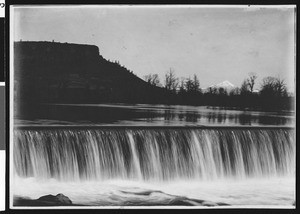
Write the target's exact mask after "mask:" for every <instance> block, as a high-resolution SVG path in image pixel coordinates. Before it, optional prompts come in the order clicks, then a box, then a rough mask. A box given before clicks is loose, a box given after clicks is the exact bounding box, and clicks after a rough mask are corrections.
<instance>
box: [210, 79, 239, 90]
mask: <svg viewBox="0 0 300 214" xmlns="http://www.w3.org/2000/svg"><path fill="white" fill-rule="evenodd" d="M209 88H224V89H232V88H235V86H234V85H233V84H232V83H231V82H229V81H228V80H225V81H224V82H221V83H218V84H216V85H211V86H209Z"/></svg>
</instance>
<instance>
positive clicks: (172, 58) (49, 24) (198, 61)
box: [12, 6, 295, 90]
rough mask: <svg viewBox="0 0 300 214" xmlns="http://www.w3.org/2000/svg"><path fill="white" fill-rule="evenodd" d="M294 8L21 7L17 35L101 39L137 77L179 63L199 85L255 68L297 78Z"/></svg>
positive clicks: (237, 78)
mask: <svg viewBox="0 0 300 214" xmlns="http://www.w3.org/2000/svg"><path fill="white" fill-rule="evenodd" d="M294 27H295V14H294V8H292V7H280V8H270V7H269V8H266V7H264V8H261V7H260V8H259V7H250V8H249V7H247V6H245V7H218V8H216V7H213V8H211V7H209V8H208V7H195V6H190V7H187V6H184V7H183V6H181V7H157V6H156V7H153V6H152V7H149V6H148V7H134V6H119V7H103V6H102V7H101V6H100V7H99V6H97V7H95V6H93V7H78V6H77V7H51V8H50V7H34V8H28V7H27V8H24V7H18V8H15V10H14V26H13V27H12V29H13V30H14V34H13V35H14V38H13V39H14V40H15V41H19V40H20V39H22V40H23V41H24V40H28V41H52V40H54V41H57V42H68V43H80V44H92V45H97V46H98V47H99V49H100V54H101V55H103V57H104V58H106V59H110V60H118V61H119V62H120V64H122V65H124V66H125V67H127V68H128V69H130V70H132V71H133V72H134V73H135V74H136V75H138V76H139V77H141V78H142V77H143V76H144V75H146V74H149V73H158V74H159V75H160V78H161V80H162V79H163V76H164V74H165V73H166V72H167V71H168V70H169V69H170V68H172V69H174V71H175V74H176V75H177V76H178V77H189V76H191V77H192V75H193V74H197V76H198V77H199V79H200V87H202V88H203V87H207V86H210V85H212V84H217V83H220V82H222V81H224V80H228V81H230V82H231V83H233V84H234V85H235V86H240V85H241V82H242V81H243V80H244V79H245V78H246V77H247V75H248V73H249V72H255V73H256V74H257V75H258V77H259V78H258V81H257V82H258V83H257V84H256V86H255V88H259V86H260V84H259V82H261V80H262V78H263V77H266V76H275V77H280V78H283V79H285V81H286V82H287V86H288V88H289V90H291V89H293V88H294V77H295V54H294V52H295V50H294V49H295V41H294V40H295V35H294V34H295V33H294V31H295V28H294Z"/></svg>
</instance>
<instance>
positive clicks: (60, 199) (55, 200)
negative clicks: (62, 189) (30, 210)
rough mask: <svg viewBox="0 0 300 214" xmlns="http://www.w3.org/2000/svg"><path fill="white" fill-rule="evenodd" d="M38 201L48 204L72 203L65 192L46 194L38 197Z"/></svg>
mask: <svg viewBox="0 0 300 214" xmlns="http://www.w3.org/2000/svg"><path fill="white" fill-rule="evenodd" d="M37 201H40V202H43V203H47V204H53V205H71V204H72V201H71V200H70V199H69V198H68V197H67V196H65V195H64V194H61V193H59V194H57V195H56V196H54V195H45V196H42V197H40V198H38V199H37Z"/></svg>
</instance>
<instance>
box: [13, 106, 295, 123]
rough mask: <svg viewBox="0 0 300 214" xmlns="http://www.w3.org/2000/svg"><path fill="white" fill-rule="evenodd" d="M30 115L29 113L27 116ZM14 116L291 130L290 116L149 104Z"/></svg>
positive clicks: (57, 109) (24, 120)
mask: <svg viewBox="0 0 300 214" xmlns="http://www.w3.org/2000/svg"><path fill="white" fill-rule="evenodd" d="M31 111H32V112H31ZM31 111H28V112H27V114H25V116H24V115H23V116H22V117H20V116H18V115H16V116H15V118H16V119H17V120H16V121H15V122H16V123H17V124H81V125H83V124H90V125H93V124H98V125H121V126H122V125H125V126H126V125H129V126H130V125H137V126H155V125H156V126H185V125H192V126H194V125H196V126H201V125H204V126H207V125H212V126H214V125H217V126H243V125H248V126H249V125H251V126H261V125H263V126H265V125H266V126H267V125H271V126H274V125H280V126H293V125H294V124H295V114H294V113H293V112H260V111H242V110H226V109H224V108H217V107H209V106H174V105H173V106H172V105H171V106H166V105H149V104H136V105H128V104H44V105H39V106H37V108H35V109H32V110H31Z"/></svg>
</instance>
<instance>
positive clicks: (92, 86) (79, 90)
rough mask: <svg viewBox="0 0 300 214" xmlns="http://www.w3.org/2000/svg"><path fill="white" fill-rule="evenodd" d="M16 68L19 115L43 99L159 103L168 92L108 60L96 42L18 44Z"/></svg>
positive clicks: (79, 101)
mask: <svg viewBox="0 0 300 214" xmlns="http://www.w3.org/2000/svg"><path fill="white" fill-rule="evenodd" d="M14 72H15V74H14V81H15V84H14V86H15V100H16V101H18V108H19V110H20V111H17V112H18V113H20V114H22V113H24V114H25V113H27V112H31V111H32V107H33V106H35V105H37V104H40V103H116V102H124V103H136V102H139V103H157V102H158V100H162V95H163V93H164V91H165V90H164V89H163V88H160V87H156V86H152V85H150V84H149V83H147V82H145V81H144V80H142V79H140V78H139V77H137V76H136V75H135V74H133V72H132V71H130V70H128V69H127V68H125V66H123V65H121V64H120V63H119V62H117V61H115V62H111V61H109V60H107V59H105V58H103V56H102V55H100V54H99V48H98V47H97V46H95V45H81V44H71V43H58V42H37V41H26V42H22V41H20V42H15V43H14ZM150 94H151V96H149V95H150ZM15 110H17V109H15Z"/></svg>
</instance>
